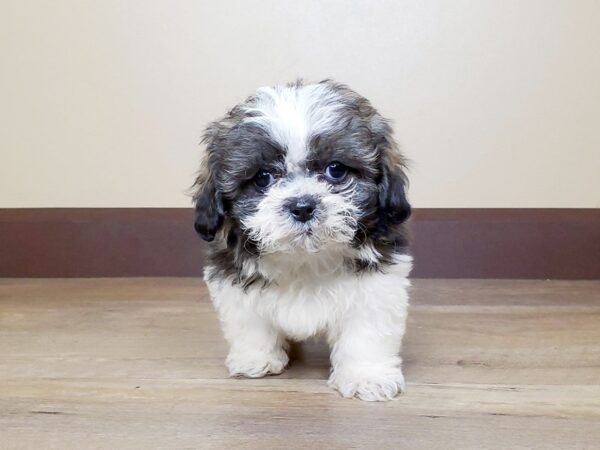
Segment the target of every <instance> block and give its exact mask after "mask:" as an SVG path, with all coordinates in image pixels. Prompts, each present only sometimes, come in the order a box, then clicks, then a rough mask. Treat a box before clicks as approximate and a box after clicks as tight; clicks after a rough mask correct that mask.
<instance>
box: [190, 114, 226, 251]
mask: <svg viewBox="0 0 600 450" xmlns="http://www.w3.org/2000/svg"><path fill="white" fill-rule="evenodd" d="M218 133H219V127H218V125H217V124H216V123H213V124H210V125H209V126H208V128H207V129H206V131H205V133H204V138H203V139H202V142H203V143H205V144H206V154H205V156H204V158H203V161H202V163H201V165H200V171H199V174H198V177H197V178H196V182H195V183H194V187H193V189H194V205H195V208H196V219H195V221H194V229H195V230H196V232H197V233H198V234H199V235H200V237H201V238H202V239H204V240H205V241H212V240H213V239H214V238H215V236H216V234H217V233H218V232H219V230H220V229H221V227H222V226H223V221H224V219H225V210H224V207H223V197H222V195H221V193H220V192H219V189H218V188H217V184H216V181H215V164H214V158H212V157H211V155H213V154H214V152H215V143H216V141H217V136H218Z"/></svg>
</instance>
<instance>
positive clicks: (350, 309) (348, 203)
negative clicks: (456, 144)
mask: <svg viewBox="0 0 600 450" xmlns="http://www.w3.org/2000/svg"><path fill="white" fill-rule="evenodd" d="M205 142H206V144H207V153H206V159H205V164H204V165H203V167H202V168H201V172H200V175H199V177H198V180H197V183H196V184H197V191H196V195H195V200H196V211H197V218H196V229H197V231H198V232H199V233H200V235H201V236H202V237H203V238H204V239H206V240H208V241H211V243H210V250H209V257H208V259H209V264H208V265H207V268H206V271H205V279H206V281H207V284H208V287H209V290H210V294H211V298H212V300H213V303H214V305H215V307H216V309H217V311H218V313H219V316H220V319H221V321H222V324H223V329H224V332H225V337H226V338H227V340H228V342H229V344H230V347H231V348H230V353H229V356H228V358H227V366H228V368H229V371H230V373H231V374H232V375H241V376H249V377H260V376H264V375H266V374H269V373H271V374H277V373H280V372H281V371H282V370H283V369H284V368H285V366H286V365H287V363H288V357H287V355H286V340H287V339H292V340H302V339H306V338H308V337H310V336H313V335H315V334H317V333H324V334H325V335H326V336H327V339H328V341H329V343H330V345H331V349H332V353H331V359H332V373H331V377H330V384H331V385H332V386H334V387H335V388H337V389H338V390H339V391H340V392H341V393H342V395H344V396H347V397H352V396H356V397H359V398H362V399H365V400H384V399H389V398H393V397H394V396H395V395H397V394H398V393H399V392H400V391H401V390H402V389H403V386H404V379H403V377H402V372H401V369H400V363H401V360H400V357H399V356H398V353H399V350H400V343H401V339H402V335H403V334H404V328H405V320H406V310H407V306H408V296H407V293H406V288H407V287H408V285H409V283H408V280H407V276H408V274H409V272H410V268H411V258H410V256H408V255H407V254H406V238H405V231H404V228H403V226H402V222H404V220H405V219H406V218H407V217H408V215H409V214H410V206H409V205H408V202H407V201H406V196H405V176H404V172H403V162H402V158H401V155H400V153H399V151H398V148H397V146H396V144H395V143H394V141H393V139H392V137H391V128H390V127H389V125H388V123H387V122H386V121H385V120H384V119H383V118H382V117H381V116H380V115H379V114H378V113H377V112H376V111H375V109H374V108H373V107H372V106H371V105H370V104H369V102H368V101H367V100H366V99H364V98H363V97H361V96H359V95H358V94H356V93H355V92H353V91H351V90H350V89H348V88H347V87H345V86H343V85H339V84H336V83H333V82H330V81H325V82H321V83H317V84H309V85H303V84H302V83H295V84H292V85H288V86H278V87H275V88H263V89H261V90H259V91H258V92H257V94H256V95H255V96H252V97H250V98H249V99H247V100H246V102H244V103H243V104H241V105H238V106H237V107H235V108H234V109H233V110H232V111H230V113H229V114H228V115H227V116H226V117H225V118H224V119H222V120H221V121H218V122H215V123H213V124H211V125H210V126H209V128H208V130H207V133H206V136H205Z"/></svg>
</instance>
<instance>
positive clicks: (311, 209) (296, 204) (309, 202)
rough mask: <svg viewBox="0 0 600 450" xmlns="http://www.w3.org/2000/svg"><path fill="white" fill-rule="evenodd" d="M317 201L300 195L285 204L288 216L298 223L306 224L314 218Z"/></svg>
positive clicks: (313, 197) (314, 198) (311, 196)
mask: <svg viewBox="0 0 600 450" xmlns="http://www.w3.org/2000/svg"><path fill="white" fill-rule="evenodd" d="M318 205H319V199H318V198H317V197H315V196H313V195H302V196H300V197H295V198H291V199H289V200H288V201H287V202H286V205H285V206H286V208H287V209H288V210H289V212H290V215H291V216H292V217H293V218H294V220H296V221H298V222H302V223H305V222H308V221H309V220H311V219H312V218H313V217H314V216H315V212H316V209H317V206H318Z"/></svg>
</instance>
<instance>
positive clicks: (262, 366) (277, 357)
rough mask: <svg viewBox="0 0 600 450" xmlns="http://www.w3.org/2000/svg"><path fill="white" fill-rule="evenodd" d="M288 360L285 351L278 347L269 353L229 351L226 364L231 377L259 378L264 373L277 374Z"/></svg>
mask: <svg viewBox="0 0 600 450" xmlns="http://www.w3.org/2000/svg"><path fill="white" fill-rule="evenodd" d="M288 362H289V358H288V355H287V354H286V352H285V351H284V350H283V349H279V350H276V351H272V352H269V353H260V352H256V351H254V352H252V351H251V352H244V353H242V352H236V353H229V356H227V361H226V364H227V368H228V369H229V375H230V376H232V377H247V378H260V377H264V376H265V375H279V374H280V373H281V372H283V369H285V367H286V366H287V364H288Z"/></svg>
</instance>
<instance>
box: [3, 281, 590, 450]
mask: <svg viewBox="0 0 600 450" xmlns="http://www.w3.org/2000/svg"><path fill="white" fill-rule="evenodd" d="M412 297H413V301H412V307H411V311H410V315H409V327H408V333H407V337H406V340H405V345H404V347H405V349H404V356H405V373H406V378H407V380H408V390H407V393H406V394H405V395H403V396H402V397H401V398H400V399H398V400H397V401H394V402H390V403H384V404H369V403H363V402H359V401H355V400H346V399H342V398H340V397H339V396H338V395H337V394H336V393H335V392H333V391H332V390H330V389H329V388H328V387H327V386H326V384H325V380H326V378H327V375H328V370H329V364H328V355H327V348H326V346H325V345H324V343H323V342H321V341H319V340H318V339H316V340H313V341H311V342H309V343H305V344H302V345H296V346H294V348H293V363H292V366H291V367H290V369H289V370H288V371H286V372H285V373H284V374H283V375H281V376H277V377H268V378H265V379H261V380H236V379H229V378H227V376H226V372H225V369H224V366H223V358H224V356H225V353H226V346H225V343H224V342H223V339H222V337H221V334H220V330H219V327H218V323H217V320H216V317H215V314H214V312H213V310H212V307H211V305H210V303H209V301H208V299H207V294H206V289H205V288H204V286H203V284H202V282H201V281H199V280H197V279H190V278H161V279H146V278H138V279H123V278H121V279H53V280H45V279H33V280H18V279H4V280H0V430H1V433H0V439H1V440H0V448H2V449H4V448H8V449H17V448H18V449H29V448H60V449H71V448H72V449H81V448H111V449H115V448H119V449H120V448H132V449H134V448H136V449H137V448H215V449H216V448H258V447H261V448H306V447H309V446H312V447H316V448H390V449H392V448H411V449H418V448H432V449H448V448H463V449H470V448H473V449H476V448H477V449H482V448H596V447H597V446H598V443H599V442H600V326H599V324H600V281H563V282H555V281H553V282H549V281H509V280H415V282H414V288H413V296H412Z"/></svg>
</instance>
